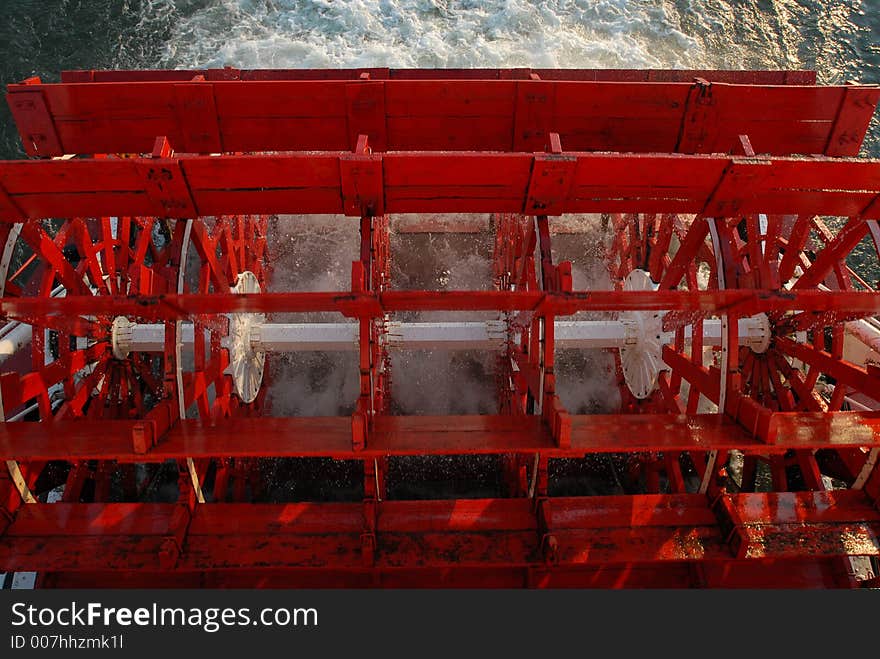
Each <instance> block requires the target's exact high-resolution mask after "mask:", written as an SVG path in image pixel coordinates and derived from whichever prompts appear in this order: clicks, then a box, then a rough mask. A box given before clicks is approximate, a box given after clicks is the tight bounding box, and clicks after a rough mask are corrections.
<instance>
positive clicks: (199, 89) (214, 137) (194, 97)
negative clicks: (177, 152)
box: [174, 76, 223, 153]
mask: <svg viewBox="0 0 880 659" xmlns="http://www.w3.org/2000/svg"><path fill="white" fill-rule="evenodd" d="M199 77H201V76H199ZM202 80H204V78H202ZM174 98H175V104H174V112H175V114H176V116H177V123H178V126H180V138H181V140H182V141H181V145H182V148H181V151H184V152H186V153H220V152H221V151H223V146H222V141H221V137H220V126H219V123H218V121H217V106H216V104H215V102H214V85H212V84H210V83H206V82H204V81H202V82H182V83H178V84H176V85H174Z"/></svg>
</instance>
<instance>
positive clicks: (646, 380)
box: [620, 270, 665, 399]
mask: <svg viewBox="0 0 880 659" xmlns="http://www.w3.org/2000/svg"><path fill="white" fill-rule="evenodd" d="M658 287H659V284H655V283H654V282H653V281H651V275H650V274H648V273H647V272H645V271H644V270H633V271H632V272H630V273H629V275H627V277H626V281H624V284H623V290H625V291H656V290H657V288H658ZM620 320H621V322H623V324H624V325H625V326H626V334H627V338H626V343H625V345H624V347H622V348H621V349H620V363H621V366H622V367H623V379H624V381H625V382H626V386H627V387H628V388H629V390H630V391H631V392H632V395H633V396H635V397H636V398H639V399H643V398H647V397H648V396H650V395H651V392H652V391H654V389H656V388H657V376H658V375H659V374H660V371H662V370H664V368H665V365H664V364H663V352H662V351H663V343H662V340H661V337H662V336H663V312H662V311H625V312H623V313H621V314H620Z"/></svg>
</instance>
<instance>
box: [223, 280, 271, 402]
mask: <svg viewBox="0 0 880 659" xmlns="http://www.w3.org/2000/svg"><path fill="white" fill-rule="evenodd" d="M230 292H231V293H242V294H245V293H260V292H261V290H260V282H258V281H257V277H256V275H254V273H253V272H250V271H246V272H242V273H241V274H240V275H238V280H237V281H236V283H235V286H233V287H232V288H231V289H230ZM227 316H228V318H229V338H228V340H227V347H228V348H229V368H228V369H227V370H226V373H227V374H229V375H231V376H232V382H233V384H234V388H235V394H236V395H237V396H238V397H239V399H241V402H243V403H252V402H254V400H255V399H256V397H257V394H258V393H259V391H260V384H262V382H263V367H264V366H265V364H266V353H265V352H263V351H262V350H254V349H253V347H252V344H251V330H252V328H254V327H258V326H260V325H262V324H264V323H265V322H266V316H265V314H261V313H231V314H227Z"/></svg>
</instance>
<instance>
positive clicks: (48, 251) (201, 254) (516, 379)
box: [0, 69, 880, 587]
mask: <svg viewBox="0 0 880 659" xmlns="http://www.w3.org/2000/svg"><path fill="white" fill-rule="evenodd" d="M7 96H8V102H9V104H10V107H11V109H12V112H13V115H14V117H15V119H16V122H17V124H18V127H19V130H20V133H21V136H22V141H23V144H24V147H25V150H26V151H27V153H28V155H29V156H32V158H31V159H29V160H21V161H6V162H3V163H0V239H2V245H3V248H2V249H3V252H2V260H0V270H2V272H0V275H2V276H0V282H2V284H0V286H2V302H0V313H2V315H3V322H4V323H5V325H4V326H3V328H2V329H0V359H2V369H0V370H2V375H0V385H2V386H0V395H2V405H0V413H2V415H3V419H2V420H3V423H2V425H0V457H2V459H3V460H5V461H6V465H7V469H6V470H5V471H4V473H3V474H2V476H0V569H3V570H7V571H36V572H38V575H39V582H38V583H39V584H41V585H45V586H85V585H87V586H151V587H152V586H162V585H168V586H181V585H189V586H254V585H259V586H269V587H271V586H322V587H326V586H497V587H512V586H528V587H548V586H549V587H561V586H592V587H644V586H652V587H653V586H657V587H692V586H707V587H771V586H776V587H778V586H785V587H815V586H825V587H859V586H871V585H877V583H878V573H880V571H878V568H880V566H878V563H877V557H878V556H880V541H878V534H880V509H878V499H880V469H878V468H876V465H877V462H878V454H880V370H878V367H877V363H878V360H880V322H878V321H877V320H876V316H877V314H878V313H880V294H878V293H877V292H876V291H875V286H874V282H875V281H876V280H877V279H878V272H880V269H878V265H880V259H878V242H877V241H878V240H880V229H878V226H877V219H878V218H880V162H878V161H876V160H871V159H866V158H858V157H857V156H858V153H859V149H860V147H861V144H862V141H863V139H864V135H865V132H866V130H867V127H868V124H869V122H870V121H871V118H872V115H873V112H874V108H875V106H876V103H877V100H878V98H880V88H877V87H875V86H860V85H847V86H817V85H816V84H815V75H814V74H812V73H810V72H768V71H746V72H736V71H733V72H730V71H725V72H720V71H592V70H524V69H506V70H469V71H463V70H445V71H443V70H439V71H418V70H389V69H368V70H367V69H365V70H339V71H309V70H304V71H292V70H276V71H239V70H235V69H223V70H206V71H74V72H66V73H64V74H63V76H62V82H61V83H57V84H43V83H41V82H40V81H39V80H38V79H30V80H27V81H25V82H24V83H22V84H18V85H10V87H9V90H8V95H7ZM753 145H754V148H753ZM438 214H448V215H438ZM315 215H322V216H328V217H329V218H335V219H331V220H328V221H330V222H335V221H337V220H338V222H339V223H348V222H358V223H359V224H358V225H357V226H358V228H359V232H358V235H359V241H358V244H357V246H356V247H355V246H354V245H353V246H352V248H353V249H352V253H353V254H355V257H354V260H353V263H352V266H351V270H350V272H349V271H348V270H347V269H346V272H345V273H343V277H344V280H345V281H346V282H347V281H348V280H349V276H350V282H351V285H350V287H348V290H342V291H340V290H336V291H317V292H314V287H313V286H309V287H308V291H309V292H303V291H290V290H283V285H282V284H280V283H279V282H280V281H281V279H278V278H274V277H272V276H270V275H271V269H272V263H271V261H272V258H271V255H272V249H271V245H272V244H273V243H272V241H273V239H275V238H276V237H277V235H276V233H273V232H278V231H279V228H278V227H279V226H280V224H281V222H280V220H276V219H275V218H277V217H278V216H284V218H283V224H284V226H285V227H287V228H288V231H289V233H290V234H291V235H289V236H286V237H285V239H290V240H294V241H296V240H298V239H300V238H301V235H300V230H301V229H305V228H306V227H307V226H309V223H310V222H314V221H315V220H314V218H313V217H312V216H315ZM413 217H417V219H416V220H415V221H413ZM406 227H408V228H406ZM414 227H415V228H414ZM396 230H400V231H404V230H406V231H421V232H427V233H429V234H431V235H434V234H436V233H437V232H438V231H444V232H450V233H453V234H463V235H471V236H475V235H476V234H474V233H473V232H474V231H478V232H483V233H481V236H483V237H485V236H486V235H488V234H487V233H485V232H486V231H488V232H491V238H492V240H493V241H494V249H493V253H492V256H491V259H492V278H493V283H494V289H493V290H451V289H445V288H444V286H441V287H440V288H441V289H443V290H422V289H419V290H396V289H394V288H393V287H392V286H391V281H390V280H391V269H390V262H391V258H392V254H391V252H392V244H396V243H392V242H391V240H390V236H391V235H392V234H393V232H394V231H396ZM566 232H568V233H571V232H574V233H577V234H578V235H577V240H578V241H580V243H578V244H582V245H587V246H589V250H586V251H588V252H589V254H592V255H595V254H601V255H602V257H601V258H602V260H603V263H602V269H603V272H604V273H606V274H607V278H608V279H609V280H610V290H609V287H608V286H607V285H605V284H601V285H600V284H596V283H595V282H591V281H589V279H588V278H587V280H586V281H582V280H583V279H584V276H583V274H582V273H583V272H584V271H586V270H588V269H589V268H592V267H594V266H595V264H594V263H585V262H581V261H580V259H582V258H584V259H587V260H589V259H590V258H593V257H592V256H584V254H585V251H584V250H581V252H578V250H576V249H568V248H567V249H562V246H565V245H566V241H567V240H569V238H570V236H568V237H567V236H566V235H565V233H566ZM462 240H466V239H464V238H463V239H462ZM401 244H403V243H401ZM406 244H424V245H427V247H425V249H426V250H430V249H432V248H431V247H430V246H431V245H432V244H433V243H432V242H431V241H430V240H427V241H421V242H419V241H417V240H416V241H410V242H407V243H406ZM560 254H565V255H566V256H567V257H569V259H570V260H561V259H560V258H559V256H560ZM572 254H574V255H575V256H571V255H572ZM406 256H407V257H409V258H408V259H406V260H404V262H405V263H413V262H417V261H419V260H420V259H423V260H428V257H431V258H435V257H438V255H437V253H428V252H426V253H424V254H421V255H420V254H415V255H413V254H407V255H406ZM314 258H315V259H316V260H319V259H320V258H321V257H320V256H319V255H315V256H314ZM438 258H439V257H438ZM453 265H455V264H449V266H448V267H449V268H450V269H451V268H452V266H453ZM327 267H328V268H329V267H330V266H327ZM325 269H326V268H325ZM448 271H449V270H447V271H446V272H447V273H448ZM336 274H337V275H338V274H339V273H336ZM337 279H338V278H337ZM279 288H281V290H279ZM302 314H305V315H304V316H302ZM313 314H320V315H321V322H318V321H316V320H315V318H316V317H317V316H314V315H313ZM326 319H330V320H329V321H327V320H326ZM292 320H295V321H297V322H292ZM395 350H405V351H424V350H428V351H432V353H437V352H443V353H444V354H445V352H446V351H465V353H466V354H474V353H480V354H483V355H485V354H486V353H487V352H488V353H489V354H490V355H491V358H490V359H489V360H488V361H487V362H486V363H491V364H493V365H494V371H493V372H492V373H491V374H488V373H486V372H483V370H482V368H483V367H482V366H480V365H479V364H478V365H477V366H475V367H474V368H473V369H472V370H473V371H474V372H475V373H477V376H478V377H483V376H487V377H488V378H489V379H490V380H491V383H490V384H492V385H494V386H495V387H496V389H497V392H496V393H497V409H492V410H489V411H490V412H491V413H482V414H477V413H470V414H454V415H453V414H449V415H446V416H438V415H416V414H411V413H407V408H406V405H405V404H404V403H403V402H402V401H404V400H405V399H406V398H407V396H406V394H408V393H412V392H410V391H407V390H406V388H408V387H414V386H417V387H419V388H420V389H422V391H419V392H418V393H420V394H421V395H422V396H423V398H431V397H432V396H436V397H439V394H438V393H436V392H439V391H440V389H441V387H452V390H453V397H457V398H458V399H461V400H457V401H456V409H458V408H460V409H470V408H469V407H468V405H467V403H468V401H467V400H466V398H467V396H468V395H470V393H469V392H472V391H473V389H471V388H469V386H468V383H467V382H466V381H464V380H461V381H458V380H456V381H454V382H444V381H442V377H443V376H442V375H441V373H440V372H439V370H438V371H437V372H436V373H434V372H432V371H431V368H432V367H431V366H430V364H432V363H435V362H431V361H430V360H427V361H424V363H423V366H424V367H425V368H426V369H427V370H428V371H429V372H428V374H427V377H426V378H425V377H423V378H421V379H413V378H409V377H404V376H406V375H409V371H408V370H407V369H408V368H412V367H413V364H416V365H417V363H418V359H410V360H401V361H400V362H397V361H395V379H394V381H392V378H391V364H392V355H393V353H394V351H395ZM330 351H341V352H347V353H349V354H350V355H351V356H352V357H353V359H352V360H351V362H345V360H342V361H339V363H345V364H348V363H351V365H352V366H351V368H352V374H353V377H354V379H355V380H356V382H357V387H356V394H355V395H354V396H353V397H351V400H345V397H346V396H347V394H345V393H344V391H343V390H342V389H344V386H343V387H342V388H341V389H340V391H338V392H335V391H333V392H331V395H332V396H336V398H337V399H338V400H339V401H340V402H341V403H340V405H339V408H340V409H343V410H344V411H346V413H347V412H349V411H350V414H349V415H347V416H326V415H325V416H321V415H319V414H318V413H316V414H315V415H313V416H274V414H277V413H278V410H275V409H269V408H270V404H269V401H273V400H274V401H284V400H289V399H291V398H296V400H295V403H296V405H295V406H293V407H295V409H309V407H308V406H306V404H305V402H304V400H305V398H307V397H308V396H309V393H310V392H308V391H306V392H302V391H297V390H294V389H293V388H292V387H288V386H286V385H285V379H284V378H283V377H277V378H274V380H275V381H273V382H270V381H269V372H270V368H269V366H270V365H271V366H272V369H271V371H272V372H273V373H274V374H279V373H280V374H282V375H283V373H284V368H289V367H288V366H285V365H284V363H283V360H282V358H281V355H277V354H274V353H282V354H283V353H290V352H308V353H310V354H313V355H314V356H315V359H316V360H317V361H320V360H322V359H325V358H326V357H325V356H326V355H327V354H328V352H330ZM412 354H418V353H417V352H413V353H412ZM571 355H577V356H578V358H577V359H575V360H574V361H571ZM596 355H599V356H603V355H604V357H607V360H604V361H603V359H599V358H598V357H596ZM438 363H439V362H438ZM475 363H476V362H475ZM601 363H609V364H611V365H612V366H611V368H610V369H609V371H610V372H608V373H605V369H604V368H602V367H599V366H596V365H597V364H601ZM354 364H357V366H356V367H354ZM425 365H427V366H425ZM328 368H329V367H328ZM354 368H356V369H357V370H356V374H355V373H354V370H353V369H354ZM448 372H449V373H454V372H456V371H454V370H450V371H448ZM398 374H399V375H400V377H398ZM454 377H458V376H454ZM307 379H308V378H306V380H307ZM414 382H415V383H417V384H413V383H414ZM587 383H589V384H590V385H591V386H592V388H593V390H594V391H596V390H597V391H598V392H599V394H598V396H599V398H600V399H601V401H600V403H601V404H600V405H598V407H599V408H601V411H602V413H589V412H591V411H592V408H590V406H589V405H586V404H585V403H584V401H583V400H582V398H583V394H582V393H581V389H582V386H583V385H585V384H587ZM579 387H580V388H579ZM270 388H271V392H272V393H271V394H270V393H269V392H270ZM300 398H302V399H303V400H299V399H300ZM564 401H565V402H564ZM471 402H473V401H471ZM342 403H344V404H342ZM566 404H568V405H569V407H571V408H572V410H574V411H576V412H577V413H573V412H572V411H571V410H569V409H567V407H566ZM481 405H482V403H481ZM572 405H574V406H572ZM490 406H491V405H490ZM283 407H290V406H281V407H280V408H279V409H283ZM473 407H477V405H476V404H474V405H473ZM315 409H317V408H315ZM481 411H483V412H485V410H483V409H482V407H481ZM422 458H424V460H422ZM444 470H445V471H444ZM416 471H418V472H419V478H420V480H419V486H418V487H405V485H406V484H407V482H408V481H410V480H413V481H414V480H416V474H415V472H416ZM440 472H443V473H440ZM297 479H305V480H308V481H310V482H319V483H321V486H320V487H313V488H311V489H310V488H300V489H297V488H295V487H294V488H290V487H281V486H280V484H279V481H284V482H285V483H287V482H289V481H296V480H297ZM389 483H391V486H389Z"/></svg>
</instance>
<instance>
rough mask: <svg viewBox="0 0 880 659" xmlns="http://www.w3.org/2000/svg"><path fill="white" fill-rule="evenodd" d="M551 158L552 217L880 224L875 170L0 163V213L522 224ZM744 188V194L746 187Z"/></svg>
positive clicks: (463, 163)
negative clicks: (642, 215) (775, 218)
mask: <svg viewBox="0 0 880 659" xmlns="http://www.w3.org/2000/svg"><path fill="white" fill-rule="evenodd" d="M154 137H155V136H154ZM554 157H559V158H563V160H562V161H560V162H561V164H564V165H565V167H566V170H565V171H568V169H567V168H570V167H573V168H574V169H573V173H572V174H571V175H570V176H569V174H566V173H564V172H563V173H562V174H559V176H561V177H562V178H560V181H561V183H560V184H559V185H556V184H554V186H555V187H554V188H553V191H552V192H547V193H546V194H547V195H548V196H546V199H547V200H548V201H541V204H547V203H551V202H552V210H553V212H554V213H556V214H559V213H590V212H634V213H635V212H649V213H654V212H656V213H701V212H703V211H704V210H705V211H706V212H707V213H708V214H714V215H716V216H717V215H728V214H730V213H734V214H736V213H744V214H747V213H778V214H784V213H813V214H822V215H843V216H857V215H860V214H862V213H863V212H868V215H865V216H864V217H865V218H868V217H869V216H870V217H874V215H876V214H877V213H878V212H880V208H877V206H876V204H874V205H873V210H869V207H870V206H871V205H872V202H873V201H874V199H875V198H876V197H877V195H878V194H880V163H878V162H877V161H872V160H862V161H853V160H842V159H827V158H821V157H816V158H811V159H809V160H804V159H796V158H773V159H763V160H762V159H755V158H741V157H729V156H718V155H692V156H686V155H676V154H650V155H648V154H625V153H616V154H608V153H577V152H566V153H565V154H562V155H560V156H553V155H552V154H550V155H543V154H526V153H450V152H447V153H428V152H422V153H418V152H408V153H388V154H372V155H366V156H365V155H357V154H351V153H350V152H342V153H340V152H315V153H309V154H303V153H295V154H283V155H267V154H262V155H240V156H231V155H230V156H223V157H211V156H181V157H176V158H160V159H143V158H126V159H114V158H102V159H97V160H90V159H73V160H52V161H6V162H0V184H2V186H3V188H4V189H5V191H6V195H7V197H8V200H7V201H8V203H6V204H4V205H3V206H0V220H3V221H7V222H15V221H20V220H21V219H22V216H23V217H26V218H33V219H39V218H44V217H90V216H99V217H100V216H111V215H120V214H122V215H125V214H130V215H159V216H163V217H192V216H193V215H194V214H201V215H228V214H247V213H285V214H290V213H343V212H345V213H350V214H353V215H357V216H360V215H361V214H362V210H363V209H364V207H365V206H366V207H367V209H368V210H369V209H372V210H373V212H379V210H381V209H382V208H383V206H382V204H383V203H384V212H386V213H413V212H447V213H448V212H474V213H481V212H509V213H528V212H532V211H530V210H529V208H528V206H529V203H532V205H534V203H535V202H534V199H535V197H531V199H532V201H531V202H530V201H529V200H530V196H529V181H530V179H531V176H532V174H531V172H532V170H533V168H534V167H536V166H539V167H544V166H545V165H536V159H538V160H541V162H544V161H545V160H546V159H547V158H554ZM361 160H363V162H361ZM558 164H560V163H554V164H553V166H554V167H555V166H557V165H558ZM353 167H356V169H357V171H356V172H355V171H354V170H353V169H352V168H353ZM373 170H376V171H373ZM379 171H381V176H380V175H379V174H378V173H377V172H379ZM540 171H545V170H540ZM546 171H550V170H546ZM548 176H549V174H548ZM554 176H556V175H555V174H554ZM731 177H733V178H731ZM550 178H553V177H550ZM746 179H747V180H748V182H749V186H748V188H747V190H746V189H743V187H742V185H741V183H742V181H744V180H746ZM359 181H362V182H359ZM737 181H739V182H740V183H736V182H737ZM548 190H549V188H548ZM541 194H544V193H541ZM358 199H359V200H360V201H357V200H358Z"/></svg>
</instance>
